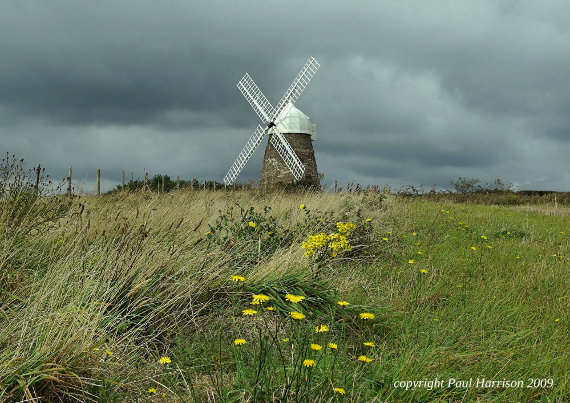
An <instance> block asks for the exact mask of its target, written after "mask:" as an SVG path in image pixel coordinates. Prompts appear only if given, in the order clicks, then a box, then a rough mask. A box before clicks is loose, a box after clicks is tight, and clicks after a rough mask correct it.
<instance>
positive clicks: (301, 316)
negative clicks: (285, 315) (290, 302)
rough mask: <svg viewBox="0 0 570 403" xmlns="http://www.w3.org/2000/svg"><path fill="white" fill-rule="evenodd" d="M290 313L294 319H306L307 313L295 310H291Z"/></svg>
mask: <svg viewBox="0 0 570 403" xmlns="http://www.w3.org/2000/svg"><path fill="white" fill-rule="evenodd" d="M289 314H290V315H291V317H292V318H293V319H296V320H301V319H305V315H303V314H302V313H301V312H297V311H293V312H289Z"/></svg>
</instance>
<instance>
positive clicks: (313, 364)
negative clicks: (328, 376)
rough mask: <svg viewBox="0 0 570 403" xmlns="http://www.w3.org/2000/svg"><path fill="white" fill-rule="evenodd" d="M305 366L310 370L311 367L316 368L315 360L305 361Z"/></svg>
mask: <svg viewBox="0 0 570 403" xmlns="http://www.w3.org/2000/svg"><path fill="white" fill-rule="evenodd" d="M303 366H305V367H307V368H309V367H314V366H315V360H308V359H307V360H304V361H303Z"/></svg>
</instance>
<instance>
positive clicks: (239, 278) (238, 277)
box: [232, 276, 245, 283]
mask: <svg viewBox="0 0 570 403" xmlns="http://www.w3.org/2000/svg"><path fill="white" fill-rule="evenodd" d="M232 281H235V282H236V283H239V282H240V281H241V282H243V281H245V277H242V276H232Z"/></svg>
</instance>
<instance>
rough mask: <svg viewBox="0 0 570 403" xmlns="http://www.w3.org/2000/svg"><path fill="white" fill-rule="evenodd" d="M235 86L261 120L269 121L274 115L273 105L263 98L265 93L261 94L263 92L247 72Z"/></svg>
mask: <svg viewBox="0 0 570 403" xmlns="http://www.w3.org/2000/svg"><path fill="white" fill-rule="evenodd" d="M237 87H238V88H239V90H240V91H241V93H242V94H243V96H244V97H245V99H247V102H249V104H250V105H251V107H252V108H253V110H254V111H255V113H257V116H259V118H260V119H261V121H262V122H264V123H269V122H271V121H272V120H271V119H273V117H274V116H276V115H275V108H273V105H271V103H270V102H269V101H268V100H267V98H265V95H263V92H261V90H260V89H259V87H258V86H257V84H255V82H254V81H253V80H252V79H251V77H250V76H249V74H247V73H245V76H243V77H242V79H241V80H239V82H238V84H237Z"/></svg>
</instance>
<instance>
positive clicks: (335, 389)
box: [333, 388, 346, 395]
mask: <svg viewBox="0 0 570 403" xmlns="http://www.w3.org/2000/svg"><path fill="white" fill-rule="evenodd" d="M333 392H334V393H338V394H339V395H346V390H344V389H343V388H333Z"/></svg>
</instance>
